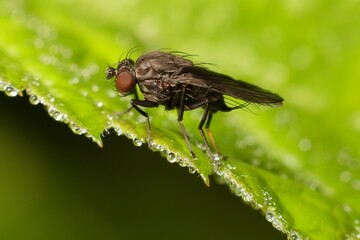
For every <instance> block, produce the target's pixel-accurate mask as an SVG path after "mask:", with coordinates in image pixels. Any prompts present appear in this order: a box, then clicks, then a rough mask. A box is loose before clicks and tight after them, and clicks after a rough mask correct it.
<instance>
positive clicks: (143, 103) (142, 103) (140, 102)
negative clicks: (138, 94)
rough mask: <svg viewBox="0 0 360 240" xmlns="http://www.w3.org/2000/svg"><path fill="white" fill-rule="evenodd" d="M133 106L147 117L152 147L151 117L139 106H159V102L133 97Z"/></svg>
mask: <svg viewBox="0 0 360 240" xmlns="http://www.w3.org/2000/svg"><path fill="white" fill-rule="evenodd" d="M131 106H132V107H133V108H135V109H136V111H138V112H139V113H140V114H141V115H143V116H144V117H146V124H147V132H148V146H149V147H151V146H152V137H151V135H152V134H151V127H150V118H149V115H148V114H147V113H146V112H144V111H143V110H141V109H140V108H139V106H141V107H148V108H150V107H157V106H159V104H158V103H156V102H150V101H146V100H139V99H133V100H131ZM130 110H131V108H130V109H129V111H130Z"/></svg>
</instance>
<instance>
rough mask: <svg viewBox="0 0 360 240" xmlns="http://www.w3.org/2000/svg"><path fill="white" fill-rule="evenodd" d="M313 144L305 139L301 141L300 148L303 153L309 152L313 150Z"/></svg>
mask: <svg viewBox="0 0 360 240" xmlns="http://www.w3.org/2000/svg"><path fill="white" fill-rule="evenodd" d="M311 146H312V143H311V141H310V140H309V139H307V138H303V139H301V140H300V141H299V144H298V147H299V149H300V150H301V151H303V152H307V151H309V150H310V149H311Z"/></svg>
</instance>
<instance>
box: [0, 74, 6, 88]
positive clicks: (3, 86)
mask: <svg viewBox="0 0 360 240" xmlns="http://www.w3.org/2000/svg"><path fill="white" fill-rule="evenodd" d="M4 90H5V82H4V81H2V78H1V77H0V91H4Z"/></svg>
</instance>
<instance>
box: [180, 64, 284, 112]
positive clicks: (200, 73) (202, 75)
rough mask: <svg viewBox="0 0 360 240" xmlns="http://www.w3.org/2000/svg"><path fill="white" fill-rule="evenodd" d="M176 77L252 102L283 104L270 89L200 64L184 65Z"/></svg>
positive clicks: (187, 82) (183, 81)
mask: <svg viewBox="0 0 360 240" xmlns="http://www.w3.org/2000/svg"><path fill="white" fill-rule="evenodd" d="M176 77H177V78H178V81H179V82H181V83H184V84H189V85H194V86H199V87H206V88H209V89H210V90H211V91H214V92H218V93H221V94H224V95H228V96H232V97H234V98H238V99H241V100H243V101H246V102H250V103H256V104H262V105H273V106H281V105H282V102H283V100H284V99H283V98H282V97H280V96H279V95H277V94H275V93H272V92H270V91H268V90H265V89H262V88H260V87H257V86H255V85H253V84H250V83H247V82H244V81H241V80H235V79H233V78H231V77H229V76H226V75H224V74H221V73H217V72H214V71H210V70H208V69H206V68H203V67H199V66H189V67H188V66H186V67H183V68H182V69H181V72H180V73H179V74H178V75H177V76H176Z"/></svg>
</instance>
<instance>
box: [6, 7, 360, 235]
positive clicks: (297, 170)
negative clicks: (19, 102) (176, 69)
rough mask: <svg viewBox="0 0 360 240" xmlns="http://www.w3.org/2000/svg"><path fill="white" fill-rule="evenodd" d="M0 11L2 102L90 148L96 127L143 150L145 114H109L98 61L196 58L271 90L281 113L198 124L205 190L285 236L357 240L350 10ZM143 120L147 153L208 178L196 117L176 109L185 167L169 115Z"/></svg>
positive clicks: (359, 177)
mask: <svg viewBox="0 0 360 240" xmlns="http://www.w3.org/2000/svg"><path fill="white" fill-rule="evenodd" d="M1 5H2V6H0V7H1V8H0V17H1V18H0V29H1V32H2V34H1V36H0V90H2V91H4V92H5V93H6V94H7V95H8V96H17V95H23V92H24V91H25V92H26V93H27V95H29V100H30V102H31V103H32V104H43V105H44V106H45V107H46V109H47V111H48V112H49V114H50V116H51V117H53V118H54V119H55V120H56V121H59V122H64V123H66V124H68V125H69V127H70V128H71V130H72V131H73V132H74V133H76V134H82V135H85V136H87V137H89V138H91V139H92V140H93V141H94V142H96V143H97V144H99V145H100V146H101V145H102V141H101V135H102V133H103V132H104V131H105V132H107V130H108V129H114V130H115V132H116V133H118V134H119V135H120V134H124V135H126V136H127V137H129V138H130V139H132V140H133V141H134V143H135V144H136V145H141V144H142V143H145V142H146V138H147V131H146V122H145V119H144V118H143V117H142V116H140V115H139V114H138V113H136V112H129V113H128V114H123V115H119V113H121V112H124V111H125V110H126V109H127V108H128V107H129V100H130V98H129V97H123V98H121V97H119V96H118V95H117V93H116V91H115V89H114V87H113V83H111V82H108V81H105V68H106V67H107V65H108V64H110V65H112V64H116V61H117V60H118V59H119V56H120V55H121V54H122V53H126V52H127V51H128V50H129V49H131V48H132V47H136V46H138V47H139V48H140V49H145V50H143V51H151V50H153V49H157V48H161V47H169V48H172V49H175V50H181V51H185V52H189V53H194V54H198V55H199V57H193V58H192V60H194V61H195V62H211V63H217V64H219V65H220V67H212V66H211V68H213V69H214V70H216V71H219V72H223V73H226V74H228V75H231V76H234V77H241V78H242V79H245V80H247V81H249V82H251V83H254V84H258V85H260V86H261V87H264V88H266V89H270V90H271V91H274V92H277V93H279V94H280V95H281V96H283V97H284V98H285V105H284V107H282V108H279V109H266V108H261V109H256V108H252V109H249V111H248V112H246V111H233V112H231V113H218V114H216V115H215V116H214V119H213V122H212V126H211V129H212V131H213V134H214V136H215V139H216V140H217V142H218V145H219V147H220V148H221V151H222V153H224V154H225V155H226V156H227V160H222V164H221V165H220V167H219V168H218V169H215V173H216V175H217V179H218V181H219V182H224V183H226V184H228V185H229V186H230V189H231V190H232V191H233V192H234V193H235V194H236V195H238V196H240V197H242V199H243V200H244V202H246V203H249V204H251V205H252V206H253V207H254V208H256V209H259V210H260V211H261V212H262V213H263V214H264V215H265V217H266V219H267V220H268V221H269V222H271V223H272V224H273V226H274V227H275V228H276V229H278V230H280V231H282V232H284V233H286V234H287V236H288V238H290V239H306V238H309V239H344V238H348V239H352V238H359V235H360V230H359V229H360V217H359V212H360V203H359V200H358V199H359V198H360V172H359V167H360V161H359V156H360V150H359V148H358V141H359V132H360V112H359V104H360V100H359V98H358V97H357V95H358V89H359V87H360V83H359V75H358V72H357V70H356V69H357V65H358V62H359V60H360V59H359V58H360V54H359V53H360V45H359V44H358V42H359V41H360V36H359V34H358V31H355V30H354V29H358V27H359V21H360V20H359V19H358V18H356V17H353V16H356V13H357V11H358V10H359V4H357V3H349V2H344V3H342V2H339V3H336V4H334V5H332V4H330V3H328V2H325V1H318V2H306V1H305V2H301V3H298V4H294V3H292V2H289V3H286V4H279V3H278V2H275V1H274V2H271V1H270V2H268V3H267V4H264V3H260V2H259V3H257V2H251V3H250V2H249V3H240V2H237V1H229V2H228V3H227V4H219V3H218V2H217V1H197V2H194V1H192V2H183V1H172V2H170V1H169V2H164V1H151V2H150V1H149V2H146V1H129V2H119V1H111V2H106V3H105V2H103V1H92V2H87V1H77V2H73V1H57V0H55V1H51V2H43V1H38V0H31V1H27V2H26V3H24V2H22V1H11V2H2V3H1ZM155 6H156V7H155ZM319 13H321V14H319ZM330 20H331V21H330ZM153 46H159V47H153ZM146 49H147V50H146ZM141 53H142V51H137V52H135V53H134V54H133V57H134V58H136V57H138V56H139V55H140V54H141ZM146 111H147V112H148V113H149V115H150V116H151V126H152V131H153V140H154V143H155V144H154V145H153V146H152V149H153V150H157V151H161V152H163V153H164V156H166V157H167V158H168V160H169V161H170V162H178V163H179V164H180V165H181V166H188V167H189V169H190V172H194V171H196V172H198V174H199V175H200V176H201V177H202V179H203V180H204V181H205V183H206V184H208V183H209V178H208V176H209V175H210V174H211V173H212V172H213V171H214V169H213V166H212V162H211V160H210V159H209V158H207V157H206V155H205V154H204V153H203V151H202V150H201V146H200V145H199V144H198V143H201V138H200V134H199V133H198V130H197V126H198V124H199V119H200V117H201V109H199V110H195V111H190V112H186V114H185V119H184V124H185V126H186V129H187V131H188V133H189V135H190V138H191V142H192V144H193V148H194V150H195V152H196V154H197V157H198V159H197V160H194V159H192V158H191V157H190V156H189V153H188V150H187V148H186V145H185V142H184V140H183V139H182V136H181V134H180V130H179V129H178V125H177V123H176V114H175V113H174V112H165V111H164V109H163V108H157V109H150V110H148V109H146ZM249 112H250V113H249ZM251 112H252V113H251ZM253 113H255V114H253Z"/></svg>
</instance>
